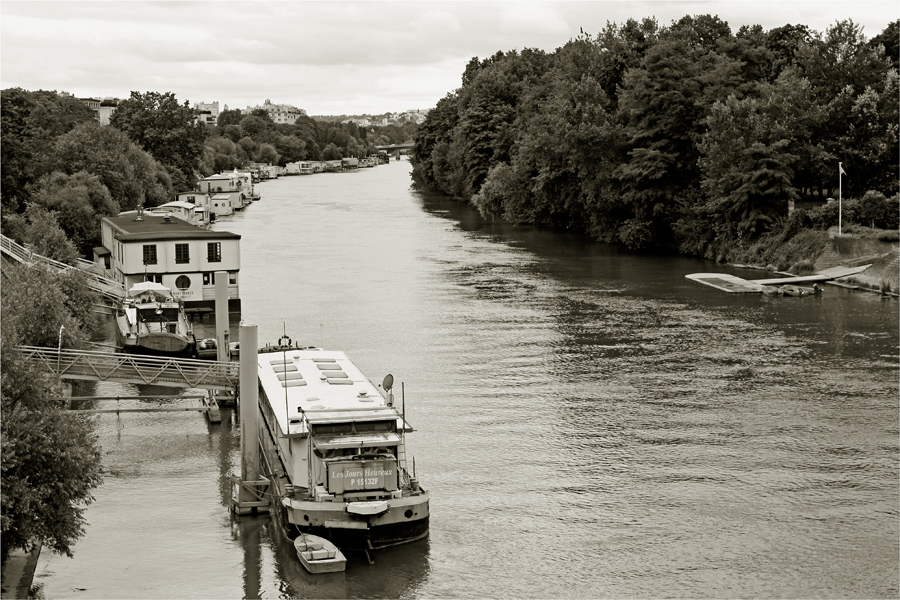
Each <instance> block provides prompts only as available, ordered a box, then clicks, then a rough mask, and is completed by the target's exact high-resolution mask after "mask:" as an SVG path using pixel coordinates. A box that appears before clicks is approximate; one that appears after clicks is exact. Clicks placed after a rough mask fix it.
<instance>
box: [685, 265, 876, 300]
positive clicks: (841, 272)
mask: <svg viewBox="0 0 900 600" xmlns="http://www.w3.org/2000/svg"><path fill="white" fill-rule="evenodd" d="M871 266H872V265H863V266H861V267H832V268H830V269H824V270H822V271H819V272H818V273H816V274H815V275H803V276H799V277H794V276H788V277H775V278H770V279H749V280H748V279H741V278H740V277H737V276H736V275H730V274H728V273H692V274H690V275H685V278H687V279H690V280H691V281H696V282H697V283H702V284H703V285H707V286H709V287H712V288H715V289H717V290H721V291H723V292H729V293H732V294H761V293H764V292H765V291H766V287H767V286H772V285H775V286H782V285H796V284H798V283H816V282H825V281H831V280H833V279H840V278H842V277H850V276H851V275H857V274H858V273H862V272H863V271H865V270H866V269H868V268H869V267H871Z"/></svg>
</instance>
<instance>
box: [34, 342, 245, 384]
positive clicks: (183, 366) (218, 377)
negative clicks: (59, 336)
mask: <svg viewBox="0 0 900 600" xmlns="http://www.w3.org/2000/svg"><path fill="white" fill-rule="evenodd" d="M18 349H19V351H20V352H21V353H22V356H23V357H25V359H26V360H27V361H28V362H29V363H31V364H34V365H37V366H38V367H39V368H41V369H42V370H44V371H47V372H49V373H51V374H53V375H55V376H57V377H60V378H62V379H83V380H87V381H116V382H120V383H137V384H142V383H143V384H151V385H164V386H169V387H179V388H201V389H207V390H234V389H237V387H238V385H239V381H240V363H237V362H216V361H209V360H194V359H186V358H179V359H176V358H154V357H150V356H137V355H131V354H112V353H110V352H95V351H91V350H57V349H56V348H38V347H35V346H19V348H18Z"/></svg>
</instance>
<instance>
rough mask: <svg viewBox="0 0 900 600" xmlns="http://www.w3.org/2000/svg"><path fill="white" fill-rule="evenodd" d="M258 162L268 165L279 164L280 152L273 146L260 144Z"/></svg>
mask: <svg viewBox="0 0 900 600" xmlns="http://www.w3.org/2000/svg"><path fill="white" fill-rule="evenodd" d="M256 162H261V163H266V164H270V165H276V164H278V151H277V150H275V146H273V145H272V144H260V146H259V151H258V152H257V153H256Z"/></svg>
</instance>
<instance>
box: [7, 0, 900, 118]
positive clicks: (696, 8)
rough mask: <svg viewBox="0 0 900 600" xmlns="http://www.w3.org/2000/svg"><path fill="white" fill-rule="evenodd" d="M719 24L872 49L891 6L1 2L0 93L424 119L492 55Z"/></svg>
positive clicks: (859, 1)
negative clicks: (628, 26) (607, 33)
mask: <svg viewBox="0 0 900 600" xmlns="http://www.w3.org/2000/svg"><path fill="white" fill-rule="evenodd" d="M703 14H712V15H718V16H719V18H721V19H722V20H724V21H726V22H727V23H728V24H729V25H730V26H731V29H732V31H737V30H738V29H739V28H740V27H741V25H745V24H746V25H753V24H759V25H762V26H763V28H764V29H766V30H768V29H772V28H775V27H780V26H782V25H786V24H792V25H797V24H803V25H807V26H809V27H810V28H811V29H814V30H816V31H819V32H821V33H824V32H825V31H826V30H827V29H828V27H830V26H831V25H833V24H834V23H835V22H836V21H839V20H843V19H852V20H853V21H854V22H855V23H858V24H860V25H862V26H863V27H864V33H865V35H866V37H867V38H872V37H874V36H876V35H878V34H879V33H881V31H882V30H884V28H885V27H886V26H887V25H888V23H889V22H890V21H891V20H893V19H897V18H898V17H900V9H898V3H897V2H896V0H891V1H870V0H854V1H852V2H850V1H842V2H830V1H808V0H806V1H801V0H781V1H776V2H771V1H765V0H762V1H760V0H757V1H752V2H751V1H735V0H731V1H708V2H698V1H682V2H669V1H644V2H607V1H591V2H587V1H584V2H575V1H564V2H522V1H516V2H512V1H507V2H430V1H418V2H380V1H369V2H336V1H329V2H256V1H241V2H78V1H67V2H33V1H28V2H18V1H7V0H2V1H0V17H2V19H0V87H2V89H6V88H10V87H21V88H24V89H26V90H39V89H44V90H57V91H67V92H70V93H73V94H75V95H76V96H78V97H95V98H101V97H107V96H112V97H118V98H126V97H128V95H129V94H130V93H131V92H132V91H139V92H146V91H156V92H173V93H174V94H175V96H176V97H177V98H178V100H179V101H180V102H184V101H185V100H187V101H189V102H190V103H191V105H193V104H194V103H196V102H214V101H218V102H219V106H220V109H224V107H225V105H227V106H228V107H229V108H247V107H248V106H256V105H258V104H262V102H263V101H264V100H265V99H267V98H268V99H270V100H271V101H272V102H273V103H276V104H282V103H284V104H292V105H294V106H297V107H299V108H302V109H305V110H306V111H307V112H308V113H309V114H310V115H330V114H364V113H369V114H379V113H383V112H388V111H391V112H398V111H403V110H407V109H414V108H422V109H427V108H432V107H433V106H434V105H435V104H436V103H437V101H438V100H439V99H440V98H442V97H443V96H445V95H446V94H447V93H448V92H451V91H453V90H455V89H457V88H458V87H459V85H460V77H461V75H462V72H463V70H464V69H465V65H466V63H467V62H468V61H469V59H470V58H472V57H473V56H477V57H479V58H484V57H486V56H489V55H492V54H494V53H496V52H497V51H498V50H502V51H507V50H511V49H519V50H521V49H522V48H541V49H544V50H547V51H553V50H554V49H556V48H558V47H559V46H562V45H563V44H565V43H566V42H567V41H568V40H569V39H571V38H573V37H575V36H577V35H578V32H579V29H583V30H584V31H585V32H586V33H589V34H592V35H593V34H596V33H597V32H599V31H600V30H601V29H602V28H603V27H604V26H605V25H606V23H607V22H613V23H619V24H621V23H624V22H625V21H626V20H627V19H629V18H634V19H638V20H640V19H643V18H645V17H656V19H657V20H658V21H659V23H660V25H669V24H670V23H671V22H672V21H673V20H677V19H679V18H681V17H683V16H684V15H703Z"/></svg>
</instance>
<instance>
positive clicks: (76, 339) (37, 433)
mask: <svg viewBox="0 0 900 600" xmlns="http://www.w3.org/2000/svg"><path fill="white" fill-rule="evenodd" d="M2 269H3V270H2V276H3V286H2V288H0V310H2V313H3V327H2V329H0V375H2V376H0V391H2V397H3V403H2V419H0V429H2V455H3V461H2V465H0V471H2V482H0V485H2V489H3V494H2V497H0V498H2V500H0V503H2V507H0V525H2V536H3V546H2V552H3V558H4V559H5V558H6V555H7V553H8V552H9V550H10V549H12V548H26V549H27V548H29V547H31V546H32V545H33V544H35V543H37V542H40V543H42V544H43V545H44V547H45V548H47V549H50V550H52V551H54V552H57V553H61V554H67V555H69V556H71V547H72V545H73V544H74V543H75V541H76V540H77V538H78V537H79V536H81V535H82V534H83V533H84V527H85V524H86V523H85V520H84V508H85V506H86V505H87V504H89V503H90V502H91V501H92V500H93V497H92V495H91V492H92V490H93V489H94V488H96V487H97V486H98V485H100V483H101V482H102V476H101V455H100V448H99V445H98V443H97V439H96V436H95V435H94V424H93V422H92V421H91V420H90V419H88V418H87V417H84V416H80V415H73V414H71V413H68V412H67V411H66V410H65V408H64V406H63V404H62V402H60V401H59V400H55V399H54V397H53V393H52V390H51V385H50V381H49V380H48V379H47V378H46V377H45V376H44V375H43V373H41V372H40V371H38V370H37V369H36V368H35V367H34V366H32V365H29V364H27V363H26V362H25V361H24V360H23V359H22V356H21V355H20V354H19V352H18V351H16V350H15V348H16V346H19V345H38V346H50V347H54V346H56V345H57V344H58V343H60V340H61V342H62V346H63V347H66V348H68V347H79V346H81V345H82V344H83V343H84V341H85V339H86V338H87V335H88V332H89V328H90V326H91V324H92V322H93V321H92V313H91V310H90V307H91V302H92V301H95V298H93V293H92V292H91V291H90V290H89V288H88V287H87V283H86V281H85V280H84V274H83V273H80V272H78V271H77V270H72V272H70V273H65V274H55V273H52V272H50V271H48V270H45V269H43V268H40V267H22V266H18V265H9V264H7V263H6V262H4V263H3V267H2ZM60 331H61V332H62V333H61V334H60Z"/></svg>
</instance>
